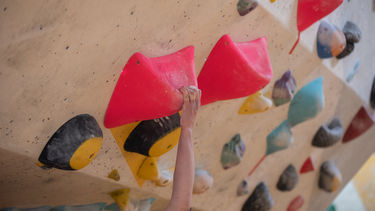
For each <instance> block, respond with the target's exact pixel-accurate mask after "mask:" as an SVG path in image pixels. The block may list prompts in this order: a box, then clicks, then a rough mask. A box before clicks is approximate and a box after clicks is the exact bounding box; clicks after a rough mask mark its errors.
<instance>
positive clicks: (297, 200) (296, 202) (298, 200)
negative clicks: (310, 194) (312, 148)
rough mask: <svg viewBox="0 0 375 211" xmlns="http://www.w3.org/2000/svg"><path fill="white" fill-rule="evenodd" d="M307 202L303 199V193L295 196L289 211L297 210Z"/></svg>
mask: <svg viewBox="0 0 375 211" xmlns="http://www.w3.org/2000/svg"><path fill="white" fill-rule="evenodd" d="M304 203H305V201H304V200H303V198H302V196H301V195H298V196H297V197H296V198H294V199H293V200H292V201H291V202H290V204H289V206H288V208H287V211H297V210H299V209H301V207H302V206H303V204H304Z"/></svg>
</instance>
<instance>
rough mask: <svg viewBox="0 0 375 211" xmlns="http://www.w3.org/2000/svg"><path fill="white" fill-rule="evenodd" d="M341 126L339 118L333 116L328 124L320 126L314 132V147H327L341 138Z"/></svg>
mask: <svg viewBox="0 0 375 211" xmlns="http://www.w3.org/2000/svg"><path fill="white" fill-rule="evenodd" d="M342 133H343V128H342V124H341V121H340V119H339V118H337V117H335V118H333V119H332V121H331V122H329V123H328V124H324V125H322V126H320V128H319V130H318V131H317V132H316V133H315V136H314V138H313V141H312V145H313V146H316V147H329V146H332V145H334V144H336V143H337V142H338V141H339V140H340V139H341V138H342Z"/></svg>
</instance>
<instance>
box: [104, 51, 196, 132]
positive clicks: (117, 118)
mask: <svg viewBox="0 0 375 211" xmlns="http://www.w3.org/2000/svg"><path fill="white" fill-rule="evenodd" d="M189 85H192V86H197V79H196V76H195V64H194V47H193V46H189V47H186V48H184V49H181V50H179V51H177V52H175V53H172V54H169V55H165V56H161V57H155V58H148V57H146V56H144V55H142V54H141V53H135V54H133V55H132V56H131V57H130V58H129V60H128V62H127V63H126V65H125V67H124V69H123V70H122V72H121V75H120V77H119V79H118V81H117V84H116V87H115V90H114V91H113V93H112V97H111V100H110V102H109V104H108V108H107V111H106V114H105V118H104V126H105V127H106V128H114V127H119V126H122V125H124V124H128V123H132V122H137V121H143V120H150V119H156V118H161V117H165V116H170V115H172V114H175V113H177V112H178V111H179V110H180V109H181V106H182V104H183V97H182V94H181V93H180V91H179V90H178V89H180V88H181V87H183V86H189Z"/></svg>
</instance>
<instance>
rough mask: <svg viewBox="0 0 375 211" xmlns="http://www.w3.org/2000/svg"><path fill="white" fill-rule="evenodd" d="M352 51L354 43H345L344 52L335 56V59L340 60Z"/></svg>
mask: <svg viewBox="0 0 375 211" xmlns="http://www.w3.org/2000/svg"><path fill="white" fill-rule="evenodd" d="M353 51H354V43H352V42H346V46H345V48H344V50H343V51H342V52H341V53H340V54H339V55H337V56H336V58H337V59H342V58H344V57H346V56H347V55H349V54H351V53H352V52H353Z"/></svg>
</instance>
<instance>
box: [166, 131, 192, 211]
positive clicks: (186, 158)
mask: <svg viewBox="0 0 375 211" xmlns="http://www.w3.org/2000/svg"><path fill="white" fill-rule="evenodd" d="M177 151H178V152H177V158H176V168H175V171H174V179H173V192H172V199H171V204H170V205H169V207H168V209H167V210H184V211H185V210H188V209H189V208H190V201H191V193H192V191H193V183H194V170H195V167H194V148H193V143H192V128H183V127H182V128H181V136H180V141H179V144H178V149H177Z"/></svg>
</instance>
